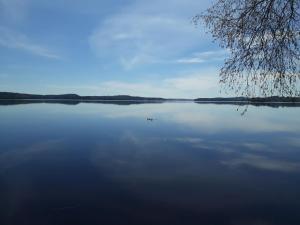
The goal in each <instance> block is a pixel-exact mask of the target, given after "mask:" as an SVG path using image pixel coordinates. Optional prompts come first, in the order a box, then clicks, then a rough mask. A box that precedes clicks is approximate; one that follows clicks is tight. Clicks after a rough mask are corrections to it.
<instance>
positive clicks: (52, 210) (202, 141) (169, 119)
mask: <svg viewBox="0 0 300 225" xmlns="http://www.w3.org/2000/svg"><path fill="white" fill-rule="evenodd" d="M236 109H237V106H231V105H213V104H204V105H201V104H193V103H184V104H179V103H165V104H142V105H128V106H118V105H109V104H79V105H76V106H69V105H57V104H32V105H31V104H30V105H17V106H0V118H1V120H0V134H1V135H0V178H1V179H0V198H1V199H4V200H3V201H2V203H0V209H1V214H0V216H1V217H0V222H1V221H2V222H3V223H1V224H14V223H19V222H20V220H18V218H21V217H22V218H23V219H24V221H25V222H24V224H54V223H55V224H63V222H62V221H64V222H67V223H68V224H69V223H72V224H86V223H84V222H87V221H89V223H90V224H98V223H99V222H105V224H127V223H125V222H124V221H127V222H128V221H129V222H128V224H199V223H200V224H201V223H202V224H203V223H204V224H233V225H235V224H246V225H247V224H249V225H250V224H251V225H256V224H257V225H259V224H278V225H279V224H300V218H299V216H298V215H297V214H295V213H294V212H297V211H299V210H300V203H299V200H300V191H299V186H300V154H299V153H300V152H299V151H300V126H299V125H300V120H299V116H298V115H299V113H300V108H294V107H293V108H270V107H254V106H250V107H249V109H248V112H247V114H246V115H245V116H243V117H242V116H240V114H239V112H237V111H236ZM147 117H152V118H154V119H155V120H154V121H152V122H150V121H147V120H146V118H147ZM113 215H114V216H113ZM79 217H80V218H82V217H84V218H87V217H88V218H89V219H88V220H85V221H83V220H80V219H79ZM119 219H120V221H122V222H120V221H119ZM45 221H46V222H45Z"/></svg>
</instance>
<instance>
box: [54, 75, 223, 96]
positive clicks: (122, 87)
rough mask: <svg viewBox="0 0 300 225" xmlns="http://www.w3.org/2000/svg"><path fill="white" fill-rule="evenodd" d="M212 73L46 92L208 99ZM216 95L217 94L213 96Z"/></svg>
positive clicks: (212, 88) (213, 82) (215, 83)
mask: <svg viewBox="0 0 300 225" xmlns="http://www.w3.org/2000/svg"><path fill="white" fill-rule="evenodd" d="M212 74H214V71H213V70H212V71H208V70H206V71H202V72H193V73H183V74H177V75H176V76H175V75H174V78H165V79H161V80H159V81H154V80H142V81H135V82H132V81H123V80H108V81H103V82H100V83H98V84H93V85H90V86H89V85H84V86H81V85H77V86H69V87H68V86H49V89H53V90H54V89H55V91H54V92H61V91H58V90H59V89H60V90H64V91H66V90H67V91H68V92H77V91H78V90H80V91H81V93H85V94H93V95H119V94H129V95H134V96H136V95H138V96H149V97H155V96H157V97H166V98H174V97H175V98H196V97H199V96H206V97H208V96H207V95H208V93H209V94H211V93H212V92H214V91H215V90H217V89H218V88H217V86H218V78H217V77H215V76H212ZM215 95H217V93H215Z"/></svg>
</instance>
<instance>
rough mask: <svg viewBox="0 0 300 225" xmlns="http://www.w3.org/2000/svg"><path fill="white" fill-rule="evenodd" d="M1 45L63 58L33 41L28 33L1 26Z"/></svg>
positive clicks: (53, 57)
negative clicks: (24, 33)
mask: <svg viewBox="0 0 300 225" xmlns="http://www.w3.org/2000/svg"><path fill="white" fill-rule="evenodd" d="M0 46H2V47H6V48H13V49H19V50H23V51H26V52H29V53H31V54H34V55H37V56H42V57H46V58H51V59H62V58H61V56H59V55H58V54H56V53H54V52H53V51H51V50H49V49H48V48H47V47H44V46H41V45H38V44H35V43H33V42H32V41H30V40H29V39H28V37H27V36H26V35H23V34H20V33H17V32H13V31H11V30H8V29H6V28H4V27H0Z"/></svg>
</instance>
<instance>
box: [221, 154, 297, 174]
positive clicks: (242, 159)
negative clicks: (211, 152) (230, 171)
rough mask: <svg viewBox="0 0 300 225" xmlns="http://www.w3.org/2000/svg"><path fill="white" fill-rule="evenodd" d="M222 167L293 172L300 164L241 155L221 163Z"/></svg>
mask: <svg viewBox="0 0 300 225" xmlns="http://www.w3.org/2000/svg"><path fill="white" fill-rule="evenodd" d="M222 163H223V164H224V165H228V166H231V167H239V166H250V167H254V168H257V169H262V170H270V171H280V172H293V171H300V163H294V162H288V161H280V160H276V159H271V158H267V157H262V156H258V155H253V154H241V155H240V156H239V157H237V158H234V159H231V160H227V161H222Z"/></svg>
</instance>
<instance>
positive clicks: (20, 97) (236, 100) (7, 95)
mask: <svg viewBox="0 0 300 225" xmlns="http://www.w3.org/2000/svg"><path fill="white" fill-rule="evenodd" d="M0 100H2V101H3V100H5V101H23V102H26V101H28V102H31V101H33V102H34V101H36V102H64V103H68V102H69V103H68V104H76V102H78V103H79V102H97V101H98V102H112V101H119V102H122V101H124V102H126V101H128V102H129V101H131V102H137V103H138V102H141V103H143V102H146V103H147V102H158V103H161V102H165V101H194V102H197V103H215V104H267V103H295V104H296V103H297V104H299V103H300V97H278V96H272V97H264V98H262V97H260V98H247V97H230V98H222V97H217V98H196V99H177V98H159V97H139V96H130V95H114V96H80V95H77V94H61V95H38V94H25V93H14V92H0ZM73 102H74V103H73Z"/></svg>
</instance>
